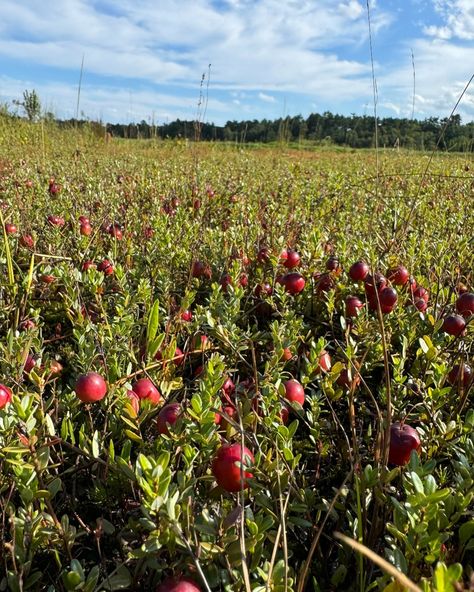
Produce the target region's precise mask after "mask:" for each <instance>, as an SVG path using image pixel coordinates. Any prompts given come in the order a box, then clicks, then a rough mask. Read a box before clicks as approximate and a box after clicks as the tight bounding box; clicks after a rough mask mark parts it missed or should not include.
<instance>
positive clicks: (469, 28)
mask: <svg viewBox="0 0 474 592" xmlns="http://www.w3.org/2000/svg"><path fill="white" fill-rule="evenodd" d="M434 6H435V9H436V11H437V12H438V14H439V15H440V16H441V17H442V19H443V20H444V21H445V25H444V26H442V27H433V26H431V27H427V33H428V34H432V35H434V36H437V37H440V38H441V39H449V38H450V37H457V38H458V39H463V40H466V41H472V40H474V3H473V2H472V0H435V2H434ZM448 35H449V36H448Z"/></svg>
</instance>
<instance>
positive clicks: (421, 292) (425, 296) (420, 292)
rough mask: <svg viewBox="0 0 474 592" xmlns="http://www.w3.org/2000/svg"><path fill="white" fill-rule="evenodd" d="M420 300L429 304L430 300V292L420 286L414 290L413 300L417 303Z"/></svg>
mask: <svg viewBox="0 0 474 592" xmlns="http://www.w3.org/2000/svg"><path fill="white" fill-rule="evenodd" d="M420 298H421V299H422V300H424V301H425V302H428V300H429V298H430V295H429V292H428V290H427V289H426V288H423V286H418V287H417V288H415V289H414V290H413V300H414V301H415V302H416V301H417V300H419V299H420Z"/></svg>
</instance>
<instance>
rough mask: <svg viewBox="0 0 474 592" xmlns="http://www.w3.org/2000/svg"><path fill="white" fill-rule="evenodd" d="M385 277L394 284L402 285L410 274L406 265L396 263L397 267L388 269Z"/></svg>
mask: <svg viewBox="0 0 474 592" xmlns="http://www.w3.org/2000/svg"><path fill="white" fill-rule="evenodd" d="M387 278H388V280H389V281H390V282H392V284H394V285H395V286H404V285H405V284H406V283H407V282H408V280H409V279H410V274H409V273H408V269H407V268H406V267H404V266H403V265H398V267H394V268H393V269H389V270H388V272H387Z"/></svg>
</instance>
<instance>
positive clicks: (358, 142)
mask: <svg viewBox="0 0 474 592" xmlns="http://www.w3.org/2000/svg"><path fill="white" fill-rule="evenodd" d="M448 119H449V118H438V117H430V118H427V119H424V120H417V119H398V118H393V117H385V118H380V119H378V120H377V131H378V145H379V146H380V147H385V148H397V147H400V148H408V149H415V150H433V149H435V148H436V147H437V148H439V149H440V150H443V151H446V150H448V151H455V152H472V151H473V149H474V122H473V121H471V122H468V123H462V121H461V116H460V115H453V117H452V118H451V119H450V120H449V121H448ZM107 130H108V131H109V132H110V133H111V134H112V135H113V136H115V137H122V138H133V139H137V138H138V139H150V138H163V139H165V138H185V139H189V140H195V139H201V140H204V141H226V142H236V143H242V144H244V143H274V142H286V143H295V142H296V143H299V144H304V143H315V144H319V145H328V146H331V145H334V146H347V147H350V148H374V147H375V144H376V142H375V127H374V117H373V116H368V115H363V116H361V115H354V114H353V115H350V116H344V115H337V114H333V113H330V112H325V113H323V114H318V113H313V114H311V115H310V116H309V117H307V118H306V119H304V118H303V117H302V116H301V115H298V116H296V117H285V118H279V119H275V120H268V119H263V120H260V121H258V120H256V119H254V120H249V121H235V120H234V121H228V122H227V123H226V124H225V125H224V126H218V125H214V124H213V123H202V122H196V121H184V120H180V119H177V120H176V121H172V122H170V123H166V124H162V125H153V124H150V123H147V122H146V121H141V122H140V123H138V124H136V123H131V124H107Z"/></svg>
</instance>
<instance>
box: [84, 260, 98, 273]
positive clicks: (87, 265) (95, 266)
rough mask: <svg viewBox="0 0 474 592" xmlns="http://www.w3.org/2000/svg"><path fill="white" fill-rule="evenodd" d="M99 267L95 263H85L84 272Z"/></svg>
mask: <svg viewBox="0 0 474 592" xmlns="http://www.w3.org/2000/svg"><path fill="white" fill-rule="evenodd" d="M96 268H97V265H96V264H95V263H94V262H93V261H90V260H88V261H84V263H83V264H82V271H89V269H96Z"/></svg>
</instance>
